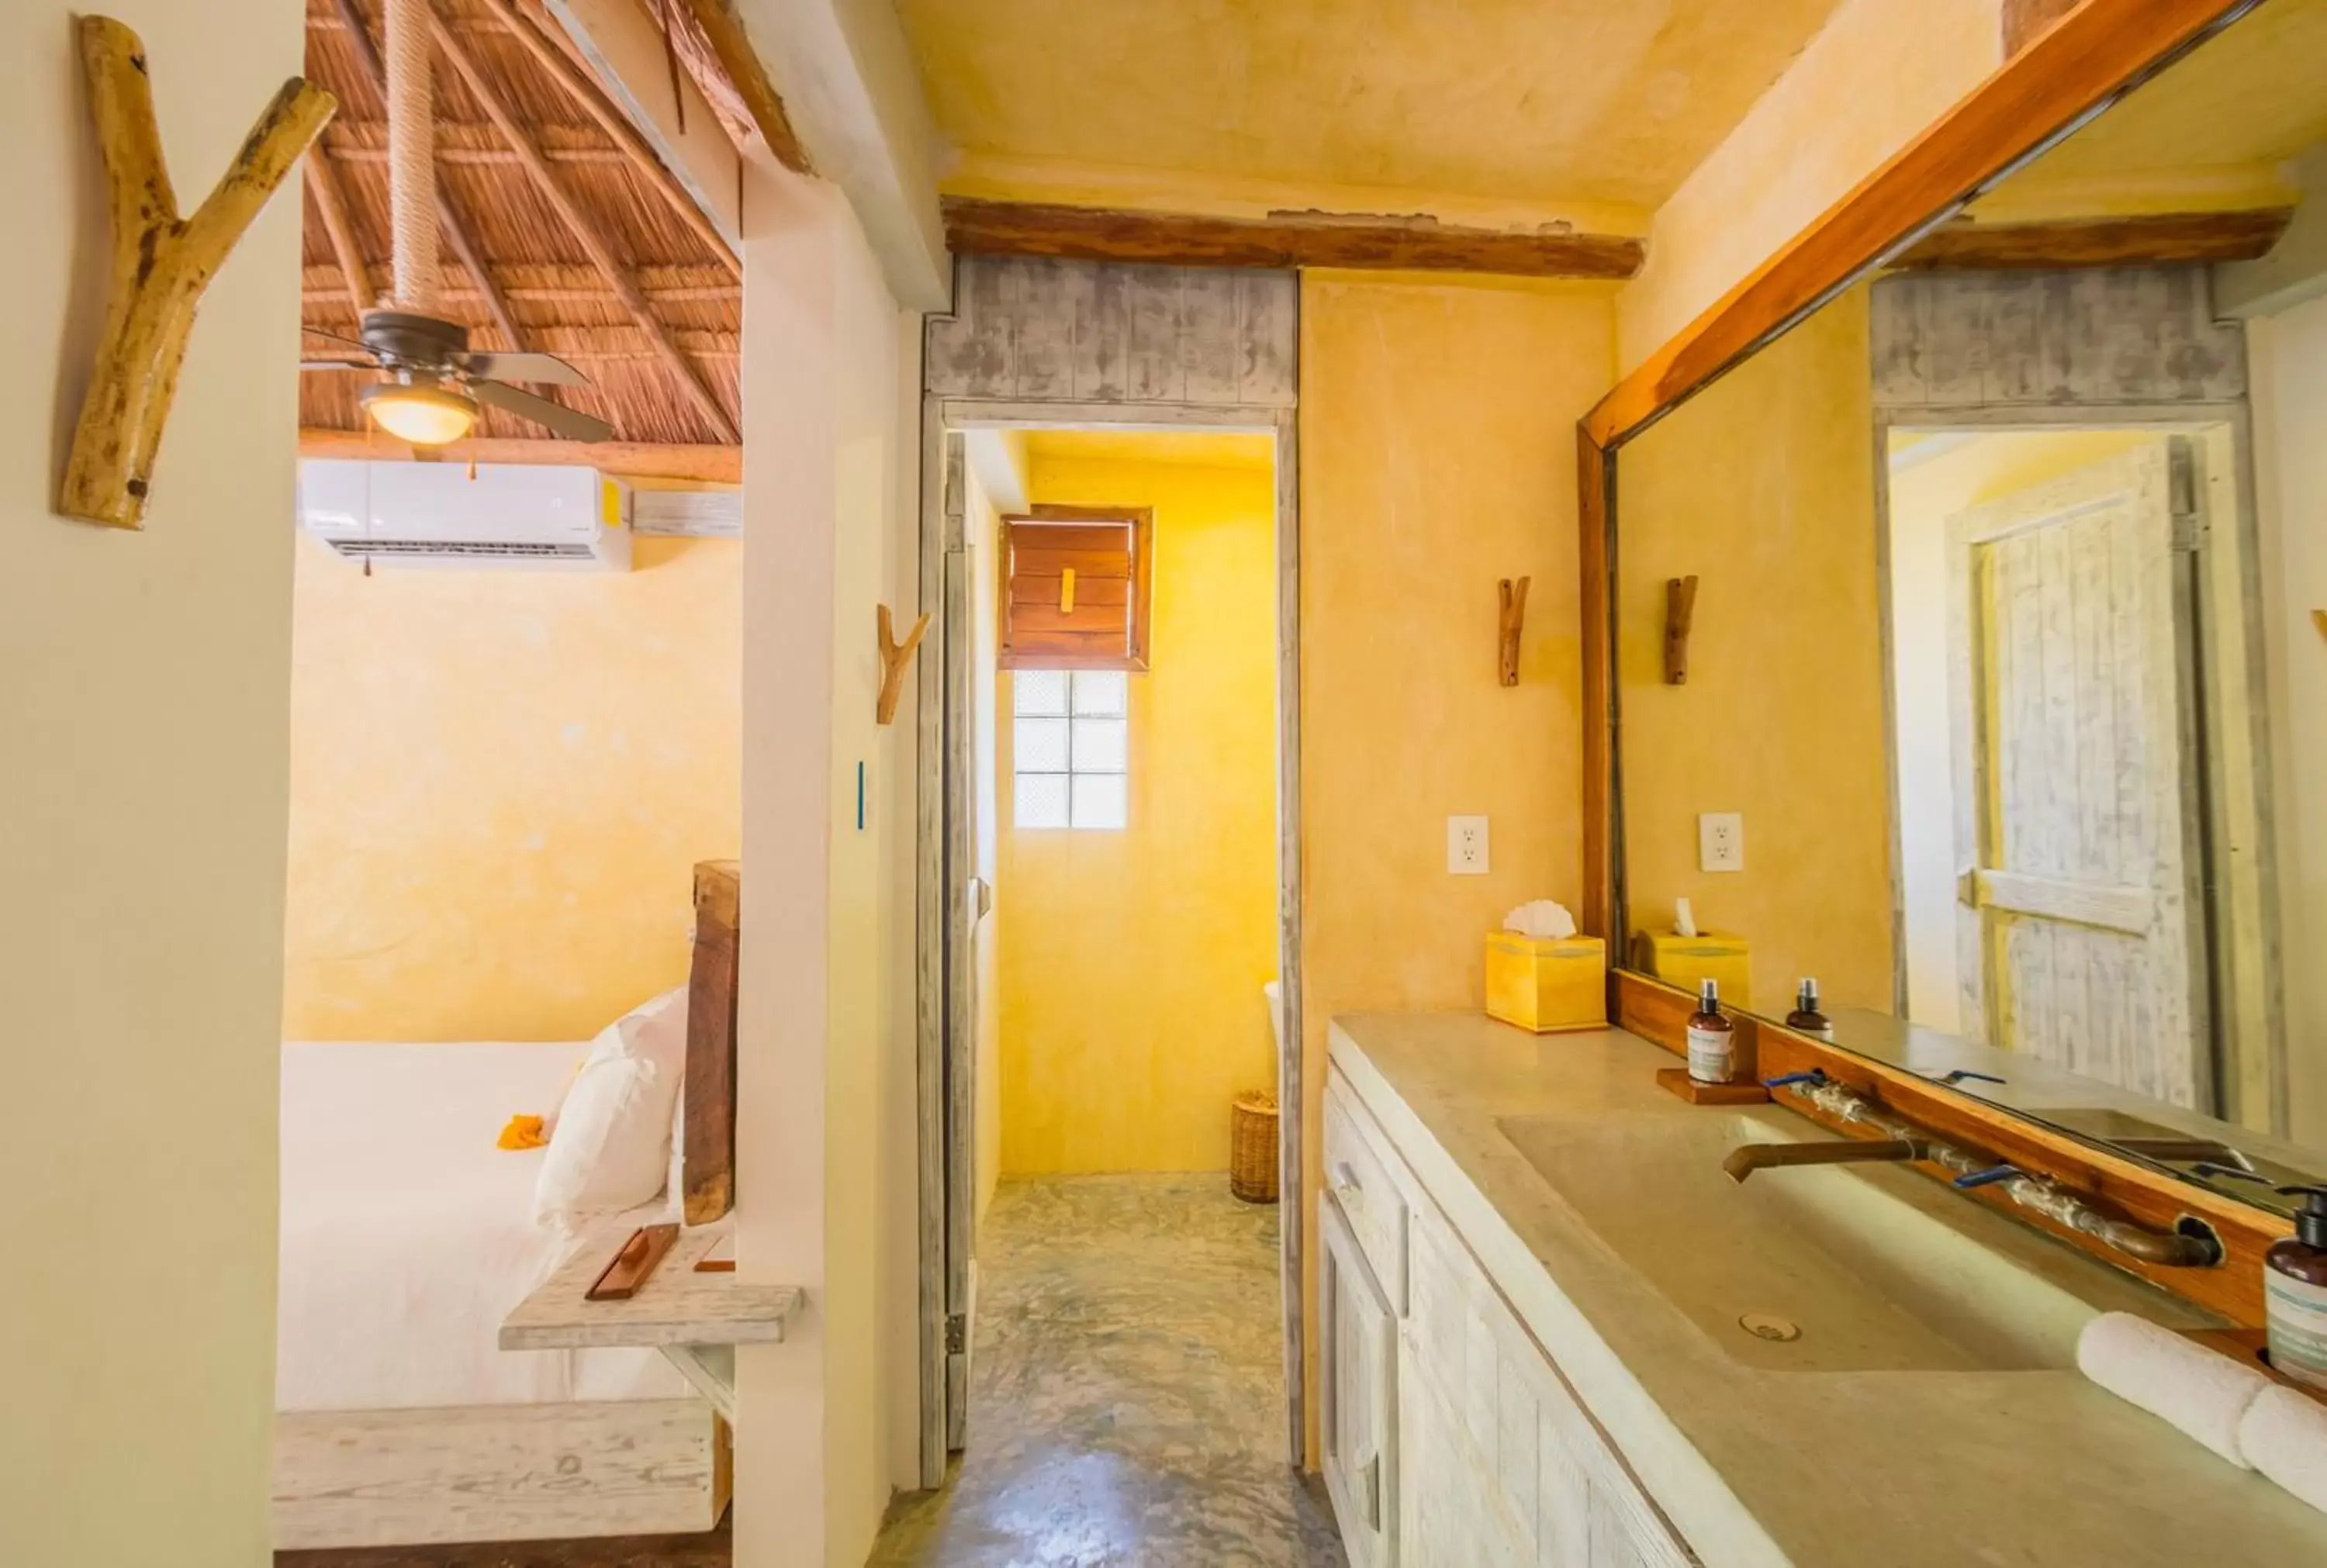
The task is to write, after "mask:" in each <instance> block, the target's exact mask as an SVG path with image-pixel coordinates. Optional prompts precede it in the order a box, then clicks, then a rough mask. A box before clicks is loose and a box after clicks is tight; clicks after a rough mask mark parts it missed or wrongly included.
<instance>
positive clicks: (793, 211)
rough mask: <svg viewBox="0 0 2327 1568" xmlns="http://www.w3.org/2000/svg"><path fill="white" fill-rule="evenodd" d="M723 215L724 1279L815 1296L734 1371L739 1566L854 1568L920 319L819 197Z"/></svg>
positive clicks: (879, 1259) (876, 1404) (902, 1200)
mask: <svg viewBox="0 0 2327 1568" xmlns="http://www.w3.org/2000/svg"><path fill="white" fill-rule="evenodd" d="M744 215H745V217H744V221H745V232H744V285H743V286H744V310H743V332H744V337H743V418H744V427H745V428H744V444H745V448H746V450H747V451H748V452H749V453H750V454H751V457H750V461H749V462H748V463H747V464H746V465H745V477H744V490H743V507H744V544H745V548H744V584H743V624H744V630H743V657H744V668H743V887H744V894H743V897H744V905H743V929H744V938H743V949H742V952H743V957H742V1000H741V1016H740V1020H739V1036H738V1039H739V1043H738V1051H737V1056H738V1060H737V1086H736V1098H737V1129H736V1131H737V1145H738V1146H737V1158H736V1164H737V1170H736V1180H737V1189H736V1217H737V1224H738V1240H737V1262H738V1269H739V1271H740V1272H741V1273H742V1274H743V1275H744V1277H747V1278H752V1279H758V1280H762V1281H766V1282H769V1283H792V1284H799V1285H804V1286H806V1287H808V1291H809V1302H808V1310H807V1312H806V1315H805V1317H804V1320H803V1321H801V1322H800V1323H799V1324H798V1325H797V1329H796V1331H795V1332H794V1333H793V1334H792V1336H791V1338H790V1339H789V1340H788V1342H786V1343H785V1344H782V1345H780V1346H766V1347H755V1348H747V1349H744V1350H743V1352H742V1353H741V1354H740V1355H739V1357H738V1365H737V1374H738V1398H739V1402H740V1419H739V1422H738V1423H737V1431H736V1452H735V1561H736V1563H737V1565H738V1568H790V1565H791V1564H796V1563H830V1564H848V1565H851V1568H854V1565H855V1564H857V1563H862V1562H863V1561H864V1556H865V1554H866V1552H867V1550H868V1549H869V1548H870V1546H871V1545H872V1540H873V1536H874V1531H875V1530H876V1529H877V1527H878V1526H879V1523H880V1518H881V1515H882V1511H883V1508H884V1507H886V1505H887V1503H888V1500H889V1498H890V1495H891V1492H892V1489H895V1488H897V1487H900V1486H908V1487H909V1486H911V1485H914V1484H916V1481H917V1448H916V1439H915V1431H916V1426H915V1423H916V1415H915V1412H916V1410H917V1407H918V1405H917V1402H918V1398H919V1391H918V1376H919V1373H918V1359H917V1356H916V1350H915V1345H916V1340H915V1325H916V1323H917V1321H918V1276H917V1274H916V1270H915V1260H914V1246H915V1237H916V1235H917V1233H918V1227H917V1220H916V1216H917V1213H918V1208H917V1204H918V1162H917V1153H916V1150H917V1144H916V1140H915V1138H914V1134H913V1129H914V1116H913V1106H914V1098H913V1096H914V1027H913V973H912V950H913V946H912V945H913V904H912V891H911V890H912V854H913V842H914V840H913V780H914V760H915V723H914V716H913V715H914V701H913V695H912V694H913V690H914V682H913V681H912V680H911V679H910V678H909V679H908V681H907V682H906V686H905V692H906V697H905V700H904V702H903V703H902V705H900V707H899V708H898V711H897V714H896V719H895V722H894V723H893V724H892V725H891V726H890V727H888V728H885V729H883V728H878V727H876V726H875V724H874V699H875V696H876V695H877V693H878V691H879V687H880V673H881V672H880V660H879V658H878V656H877V654H876V652H875V644H874V606H875V605H876V604H877V603H880V602H887V603H889V604H890V605H892V607H893V608H894V609H895V610H896V611H897V612H898V616H899V621H900V628H901V630H902V627H903V626H905V625H910V624H911V620H912V617H913V615H914V614H915V613H916V612H917V611H916V601H917V598H918V593H917V583H918V565H916V562H917V558H918V557H917V551H916V546H915V544H914V540H915V538H916V528H917V525H916V523H915V520H914V511H915V507H916V504H917V503H916V499H915V495H916V492H915V490H914V486H913V484H912V483H911V478H910V476H911V473H912V471H913V468H914V466H915V465H916V464H917V462H918V459H917V457H916V456H915V454H914V451H913V446H914V437H913V434H912V433H913V432H914V431H915V429H916V423H915V421H914V419H913V418H912V416H911V409H912V408H913V407H914V406H915V405H916V403H917V401H918V399H917V397H916V395H915V392H916V389H915V387H914V385H913V383H914V382H915V381H916V380H917V377H916V376H914V375H913V374H912V373H911V369H910V367H912V366H916V365H918V363H919V356H918V343H917V333H918V326H917V324H916V323H917V321H918V318H917V317H914V316H911V315H910V314H908V313H901V312H900V311H899V310H898V309H897V307H896V304H895V303H894V301H893V300H892V297H891V296H890V294H889V293H888V290H887V286H886V285H884V283H883V280H882V275H881V272H880V269H879V266H878V264H877V263H876V262H875V260H874V257H873V255H872V253H871V251H870V249H869V248H868V247H867V246H866V244H865V240H864V235H863V232H862V231H861V229H859V228H858V226H857V224H856V220H855V218H854V216H853V215H852V214H851V212H850V210H849V209H848V206H847V204H846V201H845V200H844V199H843V198H842V197H841V196H840V194H839V192H838V191H836V188H834V187H831V186H827V185H823V184H819V183H817V182H811V181H805V180H799V179H796V178H793V177H791V176H789V175H786V174H783V173H780V171H772V170H771V171H764V172H763V171H762V170H759V169H755V170H754V171H753V173H752V183H751V185H750V187H749V189H748V190H747V191H746V193H745V202H744ZM924 657H926V655H925V656H924ZM860 763H862V764H863V766H864V789H865V808H864V822H863V826H861V827H860V826H859V823H858V817H857V769H858V766H859V764H860Z"/></svg>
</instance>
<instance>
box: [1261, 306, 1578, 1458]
mask: <svg viewBox="0 0 2327 1568" xmlns="http://www.w3.org/2000/svg"><path fill="white" fill-rule="evenodd" d="M1301 339H1302V341H1301V425H1300V435H1301V643H1302V652H1301V680H1302V709H1301V725H1302V753H1301V789H1302V795H1301V799H1302V814H1303V818H1302V831H1303V836H1304V850H1303V876H1304V888H1303V904H1302V908H1303V914H1302V919H1303V939H1304V956H1303V959H1304V961H1303V971H1302V984H1303V988H1304V994H1303V1014H1304V1018H1303V1038H1302V1050H1303V1061H1304V1069H1303V1078H1302V1082H1303V1085H1304V1090H1305V1097H1306V1100H1307V1103H1306V1104H1305V1105H1304V1106H1303V1125H1304V1140H1303V1147H1304V1150H1306V1151H1307V1152H1308V1163H1309V1170H1308V1171H1307V1175H1306V1181H1304V1196H1303V1201H1304V1205H1305V1212H1307V1213H1309V1214H1310V1215H1312V1216H1313V1215H1314V1214H1315V1195H1316V1192H1317V1190H1318V1176H1319V1171H1320V1165H1319V1161H1318V1150H1319V1147H1320V1143H1319V1138H1320V1133H1321V1106H1322V1093H1323V1090H1324V1082H1325V1062H1326V1026H1327V1023H1328V1021H1329V1020H1331V1019H1332V1016H1333V1015H1334V1014H1335V1013H1352V1012H1360V1011H1364V1010H1368V1009H1375V1008H1393V1009H1441V1008H1475V1007H1478V1006H1480V1005H1481V1001H1482V996H1483V991H1482V987H1483V985H1484V966H1483V957H1482V938H1484V936H1485V934H1486V933H1487V932H1488V931H1489V930H1491V929H1493V928H1494V927H1495V926H1496V925H1497V923H1498V922H1499V921H1500V919H1501V917H1502V915H1503V912H1504V911H1505V910H1509V908H1510V907H1511V906H1512V905H1514V904H1517V903H1519V902H1521V901H1525V900H1528V899H1531V898H1541V897H1551V898H1556V899H1559V900H1561V901H1564V902H1565V903H1567V904H1568V905H1569V906H1570V907H1571V908H1573V907H1574V905H1575V901H1576V900H1577V897H1578V895H1579V893H1580V891H1581V889H1582V885H1583V881H1582V876H1581V873H1580V871H1579V867H1578V855H1579V854H1580V850H1581V844H1582V821H1581V815H1580V811H1581V807H1580V793H1581V792H1580V780H1581V773H1582V767H1583V762H1582V753H1581V744H1582V733H1583V730H1582V718H1581V715H1580V714H1579V712H1578V698H1577V692H1578V686H1577V682H1578V678H1579V643H1578V637H1577V628H1576V543H1575V527H1576V525H1575V421H1576V420H1577V419H1578V418H1579V417H1580V416H1581V415H1583V414H1584V411H1585V410H1586V409H1587V408H1589V407H1590V406H1592V404H1593V401H1595V400H1596V399H1597V398H1598V397H1600V396H1601V394H1603V392H1605V391H1606V390H1607V388H1608V386H1609V384H1610V382H1611V380H1612V375H1613V369H1614V358H1615V341H1614V321H1613V313H1612V308H1611V299H1610V294H1609V291H1607V290H1606V289H1604V288H1587V287H1583V286H1578V285H1567V286H1565V287H1559V286H1543V285H1538V286H1525V285H1517V284H1507V283H1497V282H1493V281H1489V280H1482V279H1465V280H1461V281H1455V280H1450V279H1444V278H1439V279H1417V278H1406V277H1385V276H1382V275H1363V274H1355V273H1329V272H1308V273H1304V274H1303V275H1302V285H1301ZM1522 575H1526V576H1531V577H1533V579H1534V582H1533V584H1532V586H1531V587H1530V589H1529V591H1528V617H1527V632H1526V639H1525V641H1524V643H1523V644H1522V652H1521V660H1520V684H1519V686H1517V687H1516V688H1509V687H1505V686H1501V685H1500V684H1499V683H1498V681H1497V679H1496V666H1495V613H1496V603H1495V583H1496V580H1497V579H1498V578H1500V577H1518V576H1522ZM1481 812H1483V813H1485V814H1486V815H1487V816H1488V817H1489V818H1490V821H1489V848H1490V855H1489V858H1490V861H1491V865H1492V868H1493V869H1492V872H1491V874H1489V875H1486V876H1459V877H1458V876H1450V875H1449V874H1447V871H1446V821H1445V819H1446V817H1448V816H1449V815H1452V814H1472V813H1481ZM1309 1258H1310V1266H1311V1270H1312V1272H1311V1274H1310V1275H1309V1278H1308V1280H1307V1281H1306V1282H1305V1283H1306V1288H1307V1301H1308V1316H1309V1321H1311V1322H1312V1323H1314V1322H1315V1321H1316V1320H1315V1311H1316V1309H1315V1287H1316V1276H1315V1274H1314V1258H1315V1249H1314V1248H1312V1249H1310V1250H1309ZM1305 1343H1306V1346H1307V1348H1308V1353H1309V1355H1310V1357H1311V1358H1312V1360H1311V1369H1312V1376H1311V1377H1310V1378H1309V1380H1308V1384H1307V1386H1308V1387H1309V1388H1310V1389H1311V1390H1312V1391H1314V1390H1315V1388H1316V1386H1317V1382H1316V1378H1315V1377H1314V1356H1315V1351H1316V1343H1317V1341H1316V1336H1315V1335H1314V1334H1311V1335H1310V1336H1308V1338H1307V1339H1306V1340H1305ZM1314 1419H1315V1411H1314V1405H1312V1409H1311V1420H1312V1422H1314ZM1310 1451H1311V1453H1312V1454H1314V1453H1315V1451H1316V1450H1315V1447H1314V1445H1313V1444H1312V1447H1311V1449H1310Z"/></svg>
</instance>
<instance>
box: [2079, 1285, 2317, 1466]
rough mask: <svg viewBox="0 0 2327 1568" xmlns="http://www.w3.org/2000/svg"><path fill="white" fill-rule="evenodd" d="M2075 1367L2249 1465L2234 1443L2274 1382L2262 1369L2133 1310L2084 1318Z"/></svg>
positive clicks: (2226, 1455) (2231, 1458) (2233, 1460)
mask: <svg viewBox="0 0 2327 1568" xmlns="http://www.w3.org/2000/svg"><path fill="white" fill-rule="evenodd" d="M2077 1367H2078V1369H2079V1371H2081V1372H2083V1373H2084V1375H2085V1376H2086V1377H2089V1378H2091V1379H2092V1380H2093V1381H2094V1382H2096V1383H2098V1384H2099V1385H2100V1386H2102V1387H2104V1388H2106V1389H2107V1390H2108V1391H2109V1392H2110V1393H2111V1394H2114V1395H2117V1397H2118V1398H2119V1399H2123V1400H2126V1401H2127V1402H2128V1403H2130V1404H2134V1405H2139V1406H2141V1408H2142V1409H2144V1410H2146V1411H2147V1412H2149V1414H2152V1415H2154V1416H2157V1417H2158V1418H2160V1419H2161V1420H2164V1421H2170V1422H2172V1423H2173V1424H2174V1425H2175V1426H2178V1427H2180V1428H2181V1429H2182V1431H2183V1432H2185V1433H2189V1434H2190V1435H2191V1437H2193V1438H2195V1439H2197V1440H2198V1441H2199V1442H2202V1443H2204V1444H2205V1445H2206V1446H2207V1447H2208V1448H2210V1449H2212V1450H2213V1451H2215V1452H2216V1453H2218V1454H2220V1455H2221V1456H2222V1457H2223V1458H2224V1459H2226V1460H2229V1461H2230V1462H2231V1463H2232V1464H2234V1465H2237V1466H2238V1467H2239V1468H2240V1469H2242V1470H2252V1469H2253V1468H2254V1466H2253V1464H2252V1462H2251V1461H2249V1460H2248V1458H2247V1454H2246V1451H2245V1450H2244V1449H2243V1448H2241V1447H2240V1446H2239V1442H2238V1422H2239V1420H2240V1419H2241V1418H2242V1417H2243V1416H2245V1414H2247V1410H2248V1406H2250V1405H2253V1404H2254V1402H2255V1401H2256V1399H2257V1398H2258V1397H2260V1395H2262V1394H2263V1393H2264V1391H2266V1389H2268V1388H2270V1387H2271V1386H2272V1384H2271V1381H2270V1379H2269V1378H2268V1377H2265V1376H2263V1373H2262V1370H2261V1368H2259V1367H2243V1366H2240V1365H2239V1364H2238V1362H2236V1361H2233V1360H2231V1359H2230V1358H2229V1357H2228V1356H2224V1355H2221V1354H2220V1353H2219V1352H2216V1351H2213V1350H2209V1349H2206V1348H2205V1347H2204V1346H2202V1345H2196V1344H2192V1343H2191V1341H2189V1340H2188V1339H2183V1338H2182V1336H2181V1335H2179V1334H2177V1333H2175V1332H2173V1330H2171V1329H2161V1328H2159V1327H2158V1326H2157V1325H2156V1324H2154V1323H2153V1322H2151V1321H2148V1320H2147V1319H2146V1318H2136V1317H2135V1316H2134V1315H2133V1314H2131V1313H2130V1312H2103V1313H2102V1314H2101V1315H2100V1316H2099V1317H2098V1318H2095V1319H2094V1320H2093V1321H2091V1322H2089V1323H2087V1324H2086V1325H2085V1331H2084V1332H2083V1333H2081V1334H2079V1335H2078V1336H2077ZM2322 1474H2327V1471H2322Z"/></svg>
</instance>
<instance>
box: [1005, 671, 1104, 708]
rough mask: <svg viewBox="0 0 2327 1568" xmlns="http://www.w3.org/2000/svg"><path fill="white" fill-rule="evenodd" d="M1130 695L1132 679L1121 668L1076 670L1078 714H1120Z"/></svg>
mask: <svg viewBox="0 0 2327 1568" xmlns="http://www.w3.org/2000/svg"><path fill="white" fill-rule="evenodd" d="M1130 696H1131V679H1130V677H1128V676H1126V674H1124V672H1123V671H1121V670H1119V669H1079V670H1077V671H1075V712H1076V713H1078V714H1120V713H1122V712H1124V711H1125V705H1126V703H1127V702H1128V701H1129V700H1130ZM1022 711H1023V710H1022Z"/></svg>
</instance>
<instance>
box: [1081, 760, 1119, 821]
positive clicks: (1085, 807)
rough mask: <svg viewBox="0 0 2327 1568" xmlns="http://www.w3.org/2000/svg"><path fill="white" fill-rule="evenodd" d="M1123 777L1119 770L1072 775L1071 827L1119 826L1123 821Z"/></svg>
mask: <svg viewBox="0 0 2327 1568" xmlns="http://www.w3.org/2000/svg"><path fill="white" fill-rule="evenodd" d="M1124 793H1125V791H1124V779H1123V775H1122V774H1120V773H1078V774H1076V775H1075V811H1074V826H1077V827H1121V826H1123V824H1124V817H1125V811H1124Z"/></svg>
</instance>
